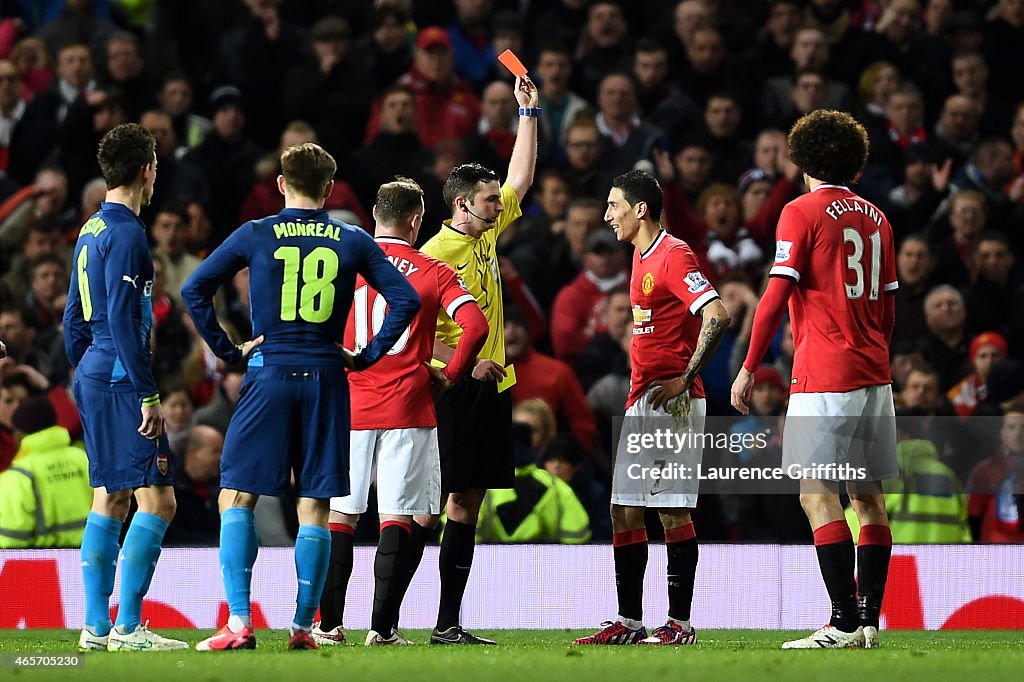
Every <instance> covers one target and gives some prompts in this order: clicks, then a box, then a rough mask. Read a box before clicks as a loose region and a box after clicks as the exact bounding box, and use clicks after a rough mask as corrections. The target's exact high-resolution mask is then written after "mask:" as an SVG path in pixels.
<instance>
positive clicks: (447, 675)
mask: <svg viewBox="0 0 1024 682" xmlns="http://www.w3.org/2000/svg"><path fill="white" fill-rule="evenodd" d="M207 633H208V631H195V630H177V631H161V634H165V635H168V636H172V637H175V638H178V639H183V640H185V641H187V642H190V643H195V642H196V641H198V640H199V639H201V638H202V637H204V636H206V635H207ZM365 634H366V633H365V631H363V632H360V631H351V632H350V633H349V638H350V641H353V642H359V643H361V642H362V640H363V637H364V636H365ZM405 634H406V636H407V637H409V638H410V639H412V640H413V641H415V642H418V643H423V642H425V641H426V639H427V635H428V633H427V632H426V631H410V632H407V633H405ZM480 634H481V635H484V636H486V637H492V638H494V639H495V640H498V642H499V646H496V647H473V648H462V647H458V648H457V647H438V646H427V645H425V644H421V645H419V646H415V647H395V648H386V649H370V648H367V647H363V646H361V645H360V646H341V647H332V648H324V649H321V650H319V651H287V649H286V642H287V633H285V632H282V631H269V630H261V631H258V632H257V638H258V641H259V648H258V649H257V650H256V651H239V652H224V653H202V654H201V653H197V652H195V651H180V652H178V651H175V652H160V653H113V654H109V653H105V652H95V653H90V654H84V656H85V662H84V665H83V667H82V668H78V669H63V670H53V669H51V670H28V669H11V668H10V667H6V668H5V669H0V680H36V679H40V680H43V679H50V680H68V681H77V680H103V681H104V682H122V681H128V680H132V681H135V680H142V681H143V682H163V681H164V680H188V681H189V682H210V681H214V680H224V681H226V682H227V681H231V682H252V681H254V680H275V681H276V682H288V681H290V680H300V681H302V682H320V681H321V680H323V681H324V682H328V681H329V682H336V681H337V682H341V681H346V682H347V681H350V680H351V681H356V680H358V681H359V682H362V681H364V680H367V681H369V680H387V681H389V682H390V681H392V680H393V681H394V682H405V681H406V680H429V681H431V682H443V681H447V680H468V681H470V682H481V681H483V680H503V681H505V682H520V681H522V682H528V681H532V680H543V681H544V682H589V681H590V680H619V681H628V680H641V681H643V680H650V681H652V682H653V681H655V680H744V681H745V682H749V681H750V680H755V679H772V680H779V681H780V682H782V681H787V682H788V681H789V680H827V681H830V682H832V681H834V682H843V681H844V680H849V681H851V682H890V681H892V680H904V679H906V680H926V681H931V680H935V681H937V680H946V679H960V680H964V679H966V680H970V681H983V682H995V681H996V680H1011V679H1012V680H1019V679H1021V671H1022V670H1024V646H1022V645H1024V633H1021V632H1008V631H956V632H952V631H943V632H908V631H896V632H889V631H883V632H882V633H881V634H882V648H880V649H874V650H840V651H782V650H780V649H779V645H780V644H781V643H782V642H783V641H784V640H786V639H791V638H792V637H793V636H794V635H801V634H806V633H792V632H775V631H759V630H706V631H698V637H699V642H698V644H697V646H695V647H666V648H655V647H650V648H640V647H624V646H623V647H617V646H616V647H592V648H591V647H586V648H579V647H572V646H569V642H570V641H572V639H573V638H574V637H577V636H579V635H581V634H586V633H584V632H582V631H579V632H577V631H568V630H504V631H480ZM77 637H78V633H77V632H70V631H62V630H37V631H25V630H3V631H0V655H2V654H11V653H20V654H58V653H71V652H72V651H74V647H75V644H76V643H77ZM2 658H3V656H0V659H2Z"/></svg>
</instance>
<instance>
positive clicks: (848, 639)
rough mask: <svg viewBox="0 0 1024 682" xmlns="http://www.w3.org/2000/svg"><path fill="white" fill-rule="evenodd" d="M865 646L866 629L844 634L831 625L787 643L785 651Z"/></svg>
mask: <svg viewBox="0 0 1024 682" xmlns="http://www.w3.org/2000/svg"><path fill="white" fill-rule="evenodd" d="M863 646H864V628H862V627H860V626H858V627H857V629H856V630H854V631H853V632H843V631H842V630H840V629H838V628H834V627H832V626H831V625H825V626H823V627H820V628H818V629H817V630H815V631H814V632H812V633H811V634H809V635H807V636H806V637H803V638H801V639H794V640H792V641H790V642H785V643H784V644H783V645H782V648H783V649H849V648H860V647H863Z"/></svg>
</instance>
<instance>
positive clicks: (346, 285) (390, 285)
mask: <svg viewBox="0 0 1024 682" xmlns="http://www.w3.org/2000/svg"><path fill="white" fill-rule="evenodd" d="M246 266H248V268H249V309H250V310H251V311H252V329H253V338H256V337H258V336H260V335H262V336H263V337H264V341H263V344H262V345H261V346H259V348H257V349H256V350H255V351H254V352H253V353H252V355H251V356H250V357H249V366H250V367H260V366H264V365H291V366H299V367H307V366H320V367H325V366H340V365H341V364H343V358H342V355H341V351H340V350H339V349H338V347H337V346H336V345H335V344H336V343H341V340H342V337H343V335H344V332H345V322H346V321H347V319H348V312H349V308H350V307H351V306H352V296H353V292H354V290H355V281H356V275H357V274H361V275H362V276H363V277H364V278H366V280H367V281H368V282H370V284H371V286H373V288H374V289H376V290H377V291H380V292H381V293H382V294H384V298H385V300H386V301H387V303H388V305H389V307H390V311H389V312H388V314H387V316H386V317H385V319H384V324H383V326H382V327H381V330H380V331H379V332H378V333H377V335H376V336H374V339H373V341H372V342H371V343H370V345H368V346H367V347H366V348H364V349H363V350H362V352H360V353H359V355H357V356H356V365H357V367H358V368H363V367H366V366H369V365H371V364H373V363H374V362H376V361H377V360H379V359H380V358H381V357H382V356H383V355H384V353H386V352H387V351H388V349H389V348H391V346H392V345H394V343H395V342H396V341H397V340H398V338H399V337H400V336H401V335H402V332H403V331H404V330H405V328H406V327H407V326H408V325H409V323H410V322H411V321H412V319H413V317H414V316H415V315H416V312H417V311H418V310H419V307H420V299H419V296H418V295H417V294H416V291H415V289H413V288H412V286H410V285H409V283H408V282H407V281H406V279H405V277H403V276H402V275H401V274H400V273H399V272H398V270H396V269H395V267H394V266H393V265H391V263H390V262H388V260H387V258H385V256H384V253H383V252H382V251H381V250H380V247H378V246H377V244H376V243H375V242H374V241H373V239H372V238H371V237H370V235H368V234H366V232H364V231H363V230H361V229H359V228H357V227H352V226H351V225H346V224H345V223H342V222H340V221H337V220H332V219H331V218H330V217H329V216H328V215H327V212H326V211H324V210H323V209H297V208H286V209H285V210H284V211H282V212H281V213H279V214H278V215H276V216H270V217H267V218H263V219H262V220H253V221H250V222H247V223H245V224H244V225H242V226H241V227H239V228H238V229H237V230H235V231H234V232H233V233H232V234H231V236H229V237H228V238H227V239H226V240H225V241H224V243H223V244H221V245H220V246H218V247H217V248H216V249H215V250H214V251H213V253H211V254H210V255H209V257H207V259H206V260H204V261H203V262H202V263H201V264H200V265H199V267H198V268H196V270H195V271H194V272H193V273H192V275H191V276H190V277H189V278H188V280H187V281H186V282H185V284H184V286H183V287H182V288H181V297H182V300H184V302H185V307H186V308H188V311H189V314H190V315H191V316H192V320H193V321H194V322H195V325H196V329H197V330H198V331H199V333H200V334H201V335H202V337H203V339H205V340H206V343H207V344H209V346H210V348H211V349H212V350H213V352H214V353H216V354H217V355H218V356H219V357H220V358H222V359H224V360H225V361H226V362H229V363H237V362H239V361H241V359H242V356H241V351H240V350H239V348H237V347H236V346H235V345H234V344H233V343H232V342H231V340H230V339H229V338H228V336H227V334H226V333H225V332H224V330H223V329H222V328H221V326H220V324H219V323H218V322H217V317H216V313H215V312H214V309H213V296H214V294H215V293H216V292H217V289H218V288H220V286H221V285H222V284H224V283H225V282H227V281H228V280H230V279H231V277H233V276H234V274H235V273H236V272H238V271H239V270H241V269H242V268H244V267H246Z"/></svg>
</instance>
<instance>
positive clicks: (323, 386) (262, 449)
mask: <svg viewBox="0 0 1024 682" xmlns="http://www.w3.org/2000/svg"><path fill="white" fill-rule="evenodd" d="M348 452H349V399H348V379H347V378H346V377H345V370H344V369H342V368H313V369H300V368H297V367H282V366H275V365H271V366H264V367H252V366H250V367H249V370H248V373H247V374H246V375H245V383H244V384H242V390H241V393H240V394H239V398H238V405H237V406H236V407H235V412H234V414H233V415H232V416H231V424H230V425H229V426H228V432H227V434H226V435H225V437H224V452H223V453H222V454H221V458H220V487H221V488H222V489H223V488H227V489H230V490H240V491H242V492H246V493H254V494H258V495H272V496H274V497H280V496H282V495H285V494H287V493H288V491H289V490H290V489H291V473H292V472H293V471H294V472H295V489H296V493H297V494H298V496H299V497H310V498H313V499H317V500H326V499H330V498H332V497H343V496H345V495H348V493H349V481H348Z"/></svg>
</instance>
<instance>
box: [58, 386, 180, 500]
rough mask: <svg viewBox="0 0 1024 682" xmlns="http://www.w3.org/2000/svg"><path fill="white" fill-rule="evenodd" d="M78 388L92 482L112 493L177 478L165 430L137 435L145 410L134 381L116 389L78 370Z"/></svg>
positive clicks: (79, 410)
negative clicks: (154, 435) (153, 437)
mask: <svg viewBox="0 0 1024 682" xmlns="http://www.w3.org/2000/svg"><path fill="white" fill-rule="evenodd" d="M118 388H120V387H118ZM74 393H75V402H76V403H77V404H78V412H79V414H81V415H82V430H83V431H84V432H85V451H86V453H87V454H88V455H89V485H91V486H92V487H93V488H106V489H107V492H108V493H113V492H117V491H118V490H125V489H126V488H145V487H146V486H151V485H171V484H172V483H173V482H174V481H173V476H172V473H171V472H172V471H173V470H174V455H173V454H172V452H171V446H170V444H169V443H168V442H167V435H166V434H164V435H163V436H160V438H159V439H157V440H150V439H148V438H143V437H142V436H140V435H139V425H140V424H142V413H141V411H140V410H141V408H140V406H139V397H138V396H137V395H135V390H134V389H133V388H132V387H131V386H125V387H124V388H123V389H122V390H118V389H117V388H112V387H111V386H110V385H109V384H106V383H104V382H99V381H96V380H95V379H89V378H87V377H83V376H82V375H80V374H75V382H74Z"/></svg>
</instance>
